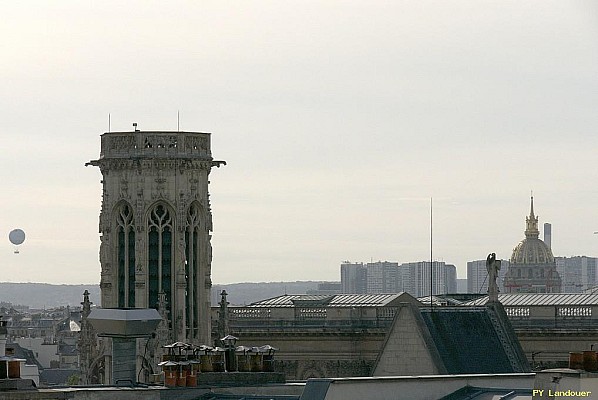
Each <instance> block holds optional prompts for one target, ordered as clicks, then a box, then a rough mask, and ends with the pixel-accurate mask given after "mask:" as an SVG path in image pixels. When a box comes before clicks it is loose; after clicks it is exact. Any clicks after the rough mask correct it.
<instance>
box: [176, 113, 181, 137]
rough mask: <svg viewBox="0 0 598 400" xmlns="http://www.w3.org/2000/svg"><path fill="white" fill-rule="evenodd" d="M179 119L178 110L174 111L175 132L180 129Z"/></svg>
mask: <svg viewBox="0 0 598 400" xmlns="http://www.w3.org/2000/svg"><path fill="white" fill-rule="evenodd" d="M179 123H180V118H179V110H176V131H177V132H180V131H181V129H180V128H179V126H180V125H179Z"/></svg>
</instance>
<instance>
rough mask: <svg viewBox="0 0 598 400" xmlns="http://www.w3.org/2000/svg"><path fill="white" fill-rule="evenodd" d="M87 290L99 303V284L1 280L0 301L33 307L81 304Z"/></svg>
mask: <svg viewBox="0 0 598 400" xmlns="http://www.w3.org/2000/svg"><path fill="white" fill-rule="evenodd" d="M85 290H88V291H89V294H90V296H89V299H90V300H91V301H92V302H93V303H94V304H98V305H99V304H100V286H99V285H51V284H49V283H9V282H0V302H7V303H12V304H15V305H16V304H21V305H24V306H29V307H31V308H54V307H60V306H67V305H70V306H79V305H80V303H81V302H82V301H83V292H85Z"/></svg>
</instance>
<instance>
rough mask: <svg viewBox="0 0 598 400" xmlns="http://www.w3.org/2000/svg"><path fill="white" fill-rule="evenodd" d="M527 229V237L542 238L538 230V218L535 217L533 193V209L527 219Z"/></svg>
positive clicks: (532, 197)
mask: <svg viewBox="0 0 598 400" xmlns="http://www.w3.org/2000/svg"><path fill="white" fill-rule="evenodd" d="M525 222H526V228H525V237H528V238H529V237H531V238H537V237H538V236H540V231H539V230H538V217H536V216H535V215H534V196H533V193H532V196H531V207H530V212H529V217H526V218H525Z"/></svg>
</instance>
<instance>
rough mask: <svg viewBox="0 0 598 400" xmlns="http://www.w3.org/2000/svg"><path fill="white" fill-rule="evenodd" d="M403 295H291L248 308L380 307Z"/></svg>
mask: <svg viewBox="0 0 598 400" xmlns="http://www.w3.org/2000/svg"><path fill="white" fill-rule="evenodd" d="M401 295H403V293H393V294H335V295H310V294H294V295H293V294H290V295H287V294H285V295H282V296H278V297H273V298H271V299H266V300H260V301H257V302H255V303H251V304H249V305H248V306H246V307H263V308H265V307H269V308H271V307H294V306H295V304H296V303H298V302H306V303H307V302H309V303H312V302H313V304H314V305H316V304H321V305H322V306H326V307H380V306H385V305H387V304H388V303H390V302H391V301H393V300H395V299H397V298H399V297H400V296H401Z"/></svg>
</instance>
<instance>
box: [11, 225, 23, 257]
mask: <svg viewBox="0 0 598 400" xmlns="http://www.w3.org/2000/svg"><path fill="white" fill-rule="evenodd" d="M8 240H10V243H12V244H14V245H15V246H18V245H20V244H22V243H23V242H24V241H25V232H23V230H22V229H13V230H12V231H10V233H9V234H8ZM15 254H19V248H18V247H16V248H15Z"/></svg>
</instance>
